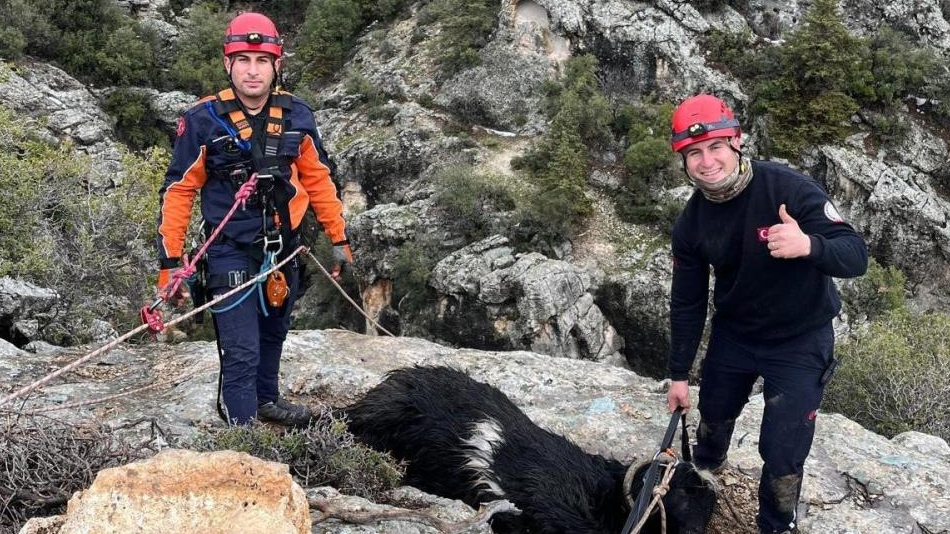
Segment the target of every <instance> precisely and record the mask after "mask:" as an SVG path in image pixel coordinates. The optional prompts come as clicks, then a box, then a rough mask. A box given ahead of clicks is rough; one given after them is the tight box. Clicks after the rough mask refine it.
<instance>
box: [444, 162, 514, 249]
mask: <svg viewBox="0 0 950 534" xmlns="http://www.w3.org/2000/svg"><path fill="white" fill-rule="evenodd" d="M435 188H436V202H437V203H438V205H439V206H440V207H442V209H443V210H445V220H446V222H447V223H448V224H449V225H450V227H451V228H452V229H453V230H455V231H456V232H459V233H462V234H464V235H465V236H466V237H468V239H469V241H478V240H479V239H482V238H485V237H488V233H489V232H490V231H491V222H492V216H493V214H497V213H503V212H507V211H511V210H513V209H515V194H514V191H513V190H512V188H511V186H510V184H508V183H506V182H505V180H504V178H502V177H500V176H495V175H491V174H484V173H479V172H476V171H475V169H474V168H472V167H471V166H470V165H455V166H451V167H447V168H445V169H442V170H441V171H439V172H438V173H436V175H435Z"/></svg>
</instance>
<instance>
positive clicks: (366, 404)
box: [345, 367, 716, 534]
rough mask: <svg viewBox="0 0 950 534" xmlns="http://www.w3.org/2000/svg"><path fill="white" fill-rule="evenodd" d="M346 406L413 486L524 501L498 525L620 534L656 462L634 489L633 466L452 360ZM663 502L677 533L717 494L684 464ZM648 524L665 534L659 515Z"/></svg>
mask: <svg viewBox="0 0 950 534" xmlns="http://www.w3.org/2000/svg"><path fill="white" fill-rule="evenodd" d="M345 410H346V413H347V415H348V417H349V427H350V430H351V431H352V432H353V434H355V435H356V437H357V438H358V439H360V440H361V441H363V442H365V443H366V444H367V445H369V446H371V447H373V448H375V449H378V450H382V451H390V452H391V453H392V454H393V456H395V457H396V458H398V459H400V460H405V461H406V462H407V468H406V480H405V482H406V483H407V484H410V485H412V486H415V487H417V488H419V489H422V490H424V491H427V492H429V493H433V494H436V495H441V496H443V497H448V498H452V499H460V500H462V501H464V502H466V503H467V504H469V505H470V506H473V507H476V508H477V507H478V504H479V503H483V502H489V501H492V500H496V499H507V500H509V501H510V502H512V503H513V504H515V505H516V506H517V507H518V508H520V509H521V511H522V514H521V515H519V516H515V515H513V514H501V515H499V516H496V517H495V518H494V521H493V524H492V527H493V529H494V530H495V531H496V532H503V533H515V532H522V533H528V532H530V533H536V534H568V533H569V534H619V532H620V530H621V529H622V527H623V525H624V521H625V520H626V518H627V515H628V513H629V511H630V504H629V502H630V501H631V500H632V499H634V498H636V496H637V494H638V493H639V491H640V488H641V487H642V478H643V477H642V475H643V471H645V469H646V467H647V466H648V465H649V464H646V465H643V466H641V468H640V470H639V471H638V472H637V473H635V474H634V476H633V482H632V484H631V485H630V487H624V477H625V474H626V473H627V468H628V466H625V465H623V464H621V463H620V462H618V461H616V460H613V459H608V458H604V457H603V456H600V455H594V454H588V453H586V452H584V451H583V450H582V449H581V448H580V447H578V446H577V445H576V444H574V443H572V442H571V441H569V440H568V439H566V438H564V437H562V436H559V435H557V434H554V433H552V432H549V431H547V430H544V429H542V428H540V427H538V426H537V425H536V424H534V423H533V422H532V421H531V420H530V419H528V416H526V415H525V414H524V412H522V411H521V410H520V409H518V407H517V406H515V405H514V403H512V402H511V400H509V399H508V397H506V396H505V394H504V393H502V392H501V391H499V390H498V389H496V388H494V387H492V386H489V385H487V384H483V383H481V382H476V381H475V380H473V379H472V378H471V377H469V376H468V375H466V374H465V373H463V372H461V371H457V370H454V369H450V368H447V367H414V368H406V369H398V370H395V371H392V372H391V373H389V375H387V378H386V379H385V380H384V381H383V382H382V383H380V384H379V385H377V386H376V387H375V388H373V389H372V390H370V391H369V392H368V393H367V394H366V396H365V397H363V399H362V400H360V401H358V402H356V403H354V404H353V405H351V406H349V407H348V408H346V409H345ZM630 496H632V497H630ZM663 503H664V505H665V507H666V513H667V521H668V524H667V528H668V532H669V534H676V533H682V534H701V533H705V532H706V524H707V523H708V521H709V518H710V516H711V515H712V512H713V508H714V506H715V504H716V492H715V489H714V486H713V485H712V483H711V482H710V481H709V479H708V478H707V477H706V476H704V474H703V475H701V474H700V473H699V472H698V471H697V470H696V469H695V468H694V467H693V465H692V464H690V463H680V464H678V465H677V467H676V469H675V472H674V475H673V478H672V481H671V483H670V491H669V492H668V493H667V494H666V496H665V497H664V498H663ZM642 532H643V533H654V532H656V533H659V532H660V521H659V514H655V515H654V516H653V517H651V519H650V520H649V521H648V522H647V524H646V525H645V527H644V529H643V530H642Z"/></svg>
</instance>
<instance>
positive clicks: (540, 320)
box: [429, 235, 623, 364]
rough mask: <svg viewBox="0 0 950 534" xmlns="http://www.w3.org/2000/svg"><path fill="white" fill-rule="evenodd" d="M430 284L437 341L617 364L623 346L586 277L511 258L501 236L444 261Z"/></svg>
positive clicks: (548, 263)
mask: <svg viewBox="0 0 950 534" xmlns="http://www.w3.org/2000/svg"><path fill="white" fill-rule="evenodd" d="M429 284H430V285H431V286H432V287H433V288H434V289H435V290H436V292H437V293H438V294H439V302H438V305H437V309H438V315H437V321H436V326H434V330H435V333H436V335H437V336H439V337H440V338H442V339H447V340H449V341H451V342H453V343H458V344H460V345H462V346H474V347H479V348H486V347H492V348H501V349H527V350H532V351H535V352H540V353H543V354H550V355H552V356H563V357H568V358H582V359H589V360H595V361H608V362H610V363H614V364H620V363H621V361H622V359H621V358H620V353H619V351H620V349H621V348H622V347H623V339H621V338H620V336H619V335H618V334H617V332H616V331H615V330H614V328H613V327H612V326H611V325H610V323H609V322H607V320H606V319H605V318H604V315H603V313H602V312H601V310H600V308H599V307H598V306H597V305H596V304H594V298H593V295H592V294H591V293H590V292H589V290H590V288H591V278H590V275H589V274H587V273H586V272H585V271H584V270H582V269H580V268H578V267H575V266H573V265H571V264H570V263H567V262H565V261H560V260H552V259H548V258H546V257H544V256H543V255H541V254H538V253H529V254H519V255H514V251H513V249H512V248H511V247H509V246H508V240H507V238H505V237H502V236H500V235H495V236H491V237H488V238H486V239H483V240H481V241H479V242H476V243H473V244H471V245H468V246H466V247H464V248H462V249H460V250H458V251H456V252H453V253H452V254H450V255H448V256H447V257H445V258H444V259H442V260H441V261H440V262H439V263H438V264H437V265H436V266H435V268H434V269H433V271H432V276H431V278H430V282H429Z"/></svg>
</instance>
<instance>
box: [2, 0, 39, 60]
mask: <svg viewBox="0 0 950 534" xmlns="http://www.w3.org/2000/svg"><path fill="white" fill-rule="evenodd" d="M0 20H4V21H16V22H12V23H6V24H4V26H3V28H0V58H2V59H6V60H17V59H20V57H21V56H22V55H23V51H24V50H26V46H27V37H26V36H27V35H29V34H30V32H35V31H40V30H43V29H45V28H43V27H42V26H43V24H42V23H43V22H45V21H43V20H42V18H41V17H39V16H38V15H37V14H36V13H35V12H34V11H33V10H32V9H30V6H29V4H28V3H27V1H26V0H7V1H5V2H0Z"/></svg>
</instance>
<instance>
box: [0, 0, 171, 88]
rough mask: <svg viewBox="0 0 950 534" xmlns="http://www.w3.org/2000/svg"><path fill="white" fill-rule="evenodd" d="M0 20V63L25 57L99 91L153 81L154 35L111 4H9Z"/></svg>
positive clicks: (13, 0) (106, 0)
mask: <svg viewBox="0 0 950 534" xmlns="http://www.w3.org/2000/svg"><path fill="white" fill-rule="evenodd" d="M0 18H2V20H3V21H4V29H3V30H2V34H3V35H2V37H3V38H2V39H0V57H4V58H7V59H17V58H19V57H21V56H22V55H23V54H29V55H31V56H36V57H39V58H43V59H45V60H48V61H50V62H53V63H55V64H57V65H59V66H60V67H62V68H63V69H64V70H66V71H67V72H69V73H70V74H71V75H73V76H74V77H76V78H79V79H81V80H84V81H86V82H94V83H96V84H98V85H129V84H148V83H149V82H150V81H151V80H153V79H155V74H156V60H155V57H156V52H157V50H158V46H159V41H158V37H157V35H156V34H155V33H154V32H152V31H150V30H148V29H146V28H145V27H143V26H142V25H140V24H139V23H138V21H136V20H134V19H132V18H131V17H129V16H128V15H126V14H125V13H124V12H123V11H122V9H121V8H120V7H119V6H118V5H117V4H116V3H115V2H111V1H110V0H50V1H39V0H9V1H4V2H2V3H0Z"/></svg>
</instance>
